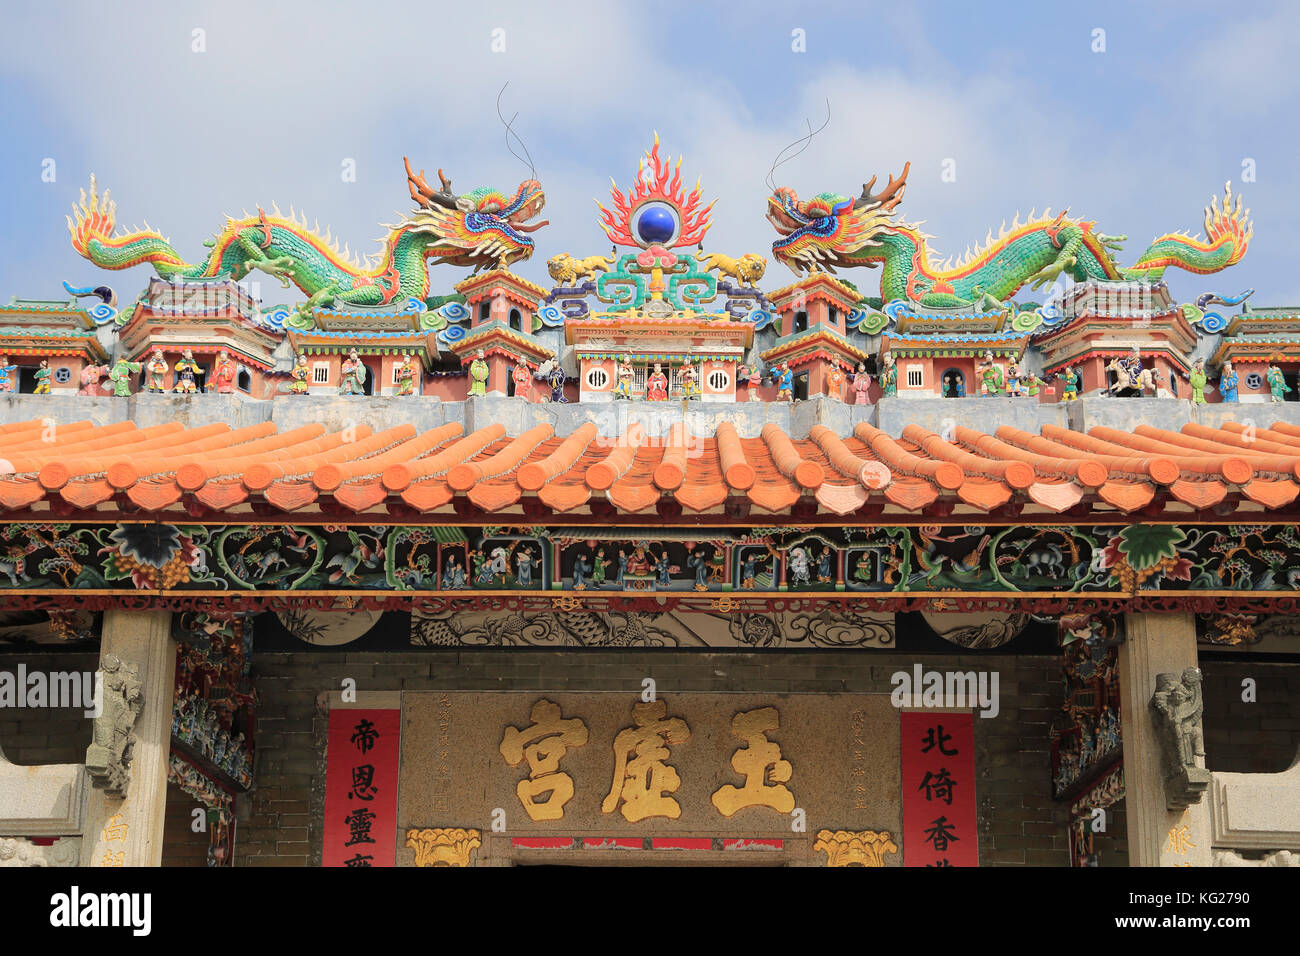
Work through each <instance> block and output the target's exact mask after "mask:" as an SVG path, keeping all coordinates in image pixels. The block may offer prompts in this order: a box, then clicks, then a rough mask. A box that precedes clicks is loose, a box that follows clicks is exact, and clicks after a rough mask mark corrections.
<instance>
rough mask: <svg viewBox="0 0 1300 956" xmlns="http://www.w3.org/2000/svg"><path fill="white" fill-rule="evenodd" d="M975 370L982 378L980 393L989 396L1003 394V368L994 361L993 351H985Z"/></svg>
mask: <svg viewBox="0 0 1300 956" xmlns="http://www.w3.org/2000/svg"><path fill="white" fill-rule="evenodd" d="M975 372H976V374H978V375H979V379H980V395H983V396H986V397H987V396H993V395H1001V394H1002V370H1001V369H1000V368H998V367H997V365H996V364H995V363H994V361H993V353H992V352H985V353H984V358H982V359H981V360H980V363H979V365H977V366H976V367H975Z"/></svg>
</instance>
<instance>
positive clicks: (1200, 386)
mask: <svg viewBox="0 0 1300 956" xmlns="http://www.w3.org/2000/svg"><path fill="white" fill-rule="evenodd" d="M1187 381H1189V382H1191V383H1192V404H1193V405H1204V404H1205V359H1197V360H1196V361H1195V362H1193V363H1192V371H1191V374H1190V375H1188V376H1187Z"/></svg>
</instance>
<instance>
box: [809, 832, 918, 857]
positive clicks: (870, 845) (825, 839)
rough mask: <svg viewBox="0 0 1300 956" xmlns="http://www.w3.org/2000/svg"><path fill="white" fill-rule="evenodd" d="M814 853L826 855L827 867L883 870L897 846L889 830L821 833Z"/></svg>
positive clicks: (815, 844) (814, 847)
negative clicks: (875, 867)
mask: <svg viewBox="0 0 1300 956" xmlns="http://www.w3.org/2000/svg"><path fill="white" fill-rule="evenodd" d="M813 849H814V850H825V851H826V865H827V866H884V865H885V854H886V853H897V852H898V844H897V843H895V842H894V836H893V834H892V833H890V832H889V831H888V830H856V831H855V830H835V831H834V832H832V831H830V830H819V831H818V833H817V842H816V843H814V844H813Z"/></svg>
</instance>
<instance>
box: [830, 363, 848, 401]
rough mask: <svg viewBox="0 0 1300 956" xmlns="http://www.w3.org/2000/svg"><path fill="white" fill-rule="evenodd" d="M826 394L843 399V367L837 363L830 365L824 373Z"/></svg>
mask: <svg viewBox="0 0 1300 956" xmlns="http://www.w3.org/2000/svg"><path fill="white" fill-rule="evenodd" d="M826 394H827V395H829V396H830V397H831V398H838V399H840V400H841V401H843V400H844V369H842V368H840V367H839V365H832V366H831V370H830V371H829V372H827V373H826Z"/></svg>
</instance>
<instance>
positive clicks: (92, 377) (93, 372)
mask: <svg viewBox="0 0 1300 956" xmlns="http://www.w3.org/2000/svg"><path fill="white" fill-rule="evenodd" d="M107 374H108V366H107V365H96V364H95V363H94V362H91V363H90V364H89V365H87V366H86V367H85V368H83V369H82V370H81V388H79V389H77V394H78V395H102V394H104V393H103V392H102V391H100V388H99V380H100V379H101V378H103V377H104V376H105V375H107Z"/></svg>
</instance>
